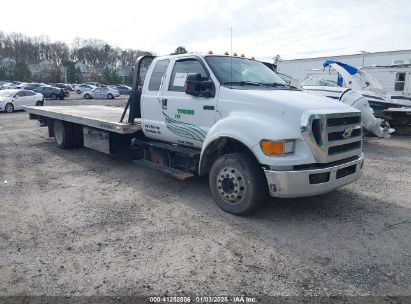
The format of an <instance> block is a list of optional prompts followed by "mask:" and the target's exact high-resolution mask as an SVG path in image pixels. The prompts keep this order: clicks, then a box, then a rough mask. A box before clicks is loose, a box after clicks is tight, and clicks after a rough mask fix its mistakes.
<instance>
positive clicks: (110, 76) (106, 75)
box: [103, 67, 121, 84]
mask: <svg viewBox="0 0 411 304" xmlns="http://www.w3.org/2000/svg"><path fill="white" fill-rule="evenodd" d="M103 81H104V82H105V83H106V84H119V83H120V82H121V77H120V76H119V75H118V73H117V71H116V70H114V69H111V68H109V67H105V68H104V70H103Z"/></svg>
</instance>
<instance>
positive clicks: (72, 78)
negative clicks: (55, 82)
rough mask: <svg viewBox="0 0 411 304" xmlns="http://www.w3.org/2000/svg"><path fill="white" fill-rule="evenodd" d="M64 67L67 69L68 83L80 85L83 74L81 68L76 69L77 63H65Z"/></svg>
mask: <svg viewBox="0 0 411 304" xmlns="http://www.w3.org/2000/svg"><path fill="white" fill-rule="evenodd" d="M63 65H64V66H65V67H66V69H67V82H68V83H80V82H81V81H82V79H81V72H80V69H79V68H76V65H75V62H73V61H65V62H63Z"/></svg>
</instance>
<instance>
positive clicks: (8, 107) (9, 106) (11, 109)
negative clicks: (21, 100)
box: [4, 103, 14, 113]
mask: <svg viewBox="0 0 411 304" xmlns="http://www.w3.org/2000/svg"><path fill="white" fill-rule="evenodd" d="M4 110H5V111H6V112H7V113H13V112H14V106H13V104H12V103H8V104H6V106H5V107H4Z"/></svg>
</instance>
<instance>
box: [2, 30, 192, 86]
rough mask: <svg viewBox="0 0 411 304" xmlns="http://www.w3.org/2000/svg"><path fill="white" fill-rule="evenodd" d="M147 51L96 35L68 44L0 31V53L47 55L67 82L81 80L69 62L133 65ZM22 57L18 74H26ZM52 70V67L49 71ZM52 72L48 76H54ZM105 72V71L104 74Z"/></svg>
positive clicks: (27, 56) (41, 57)
mask: <svg viewBox="0 0 411 304" xmlns="http://www.w3.org/2000/svg"><path fill="white" fill-rule="evenodd" d="M181 48H182V49H180V50H178V52H187V51H186V50H185V48H184V47H181ZM176 51H177V50H176ZM148 54H150V53H149V52H145V51H141V50H132V49H121V48H118V47H113V46H112V45H110V44H109V43H107V42H105V41H102V40H98V39H80V38H75V39H74V40H73V42H72V43H71V44H70V45H68V44H66V43H64V42H60V41H56V42H51V41H50V40H49V38H47V37H46V36H38V37H29V36H26V35H23V34H19V33H5V32H2V31H0V57H9V58H12V59H14V60H17V58H20V59H21V60H22V61H25V62H32V61H41V60H45V59H47V60H49V61H51V62H52V63H53V64H54V65H55V66H56V67H61V66H62V65H63V66H65V67H66V68H67V81H69V82H80V81H81V73H80V72H79V71H78V69H76V68H75V67H74V66H73V64H72V63H76V62H82V63H84V64H86V65H90V66H95V65H101V64H103V65H104V64H105V65H109V66H112V67H119V66H134V65H135V63H136V61H137V58H138V57H139V56H142V55H148ZM22 61H20V62H19V65H18V67H17V69H18V70H19V72H18V73H19V74H18V75H23V76H24V77H27V76H28V73H27V69H25V67H24V64H23V63H22ZM69 62H70V63H69ZM9 70H10V71H11V72H13V73H14V70H12V69H11V68H10V69H7V70H4V71H1V72H0V74H1V75H0V77H5V78H7V77H9V76H8V75H9ZM54 72H55V71H53V73H54ZM45 74H47V73H45ZM45 74H44V75H38V78H47V77H49V76H50V75H45ZM54 74H55V73H54ZM54 76H56V75H54ZM54 76H53V77H52V78H54ZM96 76H97V75H93V77H94V78H96ZM106 76H109V75H108V74H107V75H106ZM117 76H118V74H117V75H116V73H114V74H113V73H111V74H110V76H109V78H110V80H111V81H114V80H117V79H118V78H117ZM10 77H11V76H10ZM16 77H17V76H16ZM113 77H114V78H113ZM29 78H30V77H29ZM97 78H98V76H97ZM113 79H114V80H113ZM18 80H22V79H18ZM30 80H32V79H26V81H30Z"/></svg>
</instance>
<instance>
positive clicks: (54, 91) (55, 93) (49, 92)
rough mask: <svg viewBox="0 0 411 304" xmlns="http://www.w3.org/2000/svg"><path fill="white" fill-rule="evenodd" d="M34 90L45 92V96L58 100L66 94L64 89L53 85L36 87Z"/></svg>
mask: <svg viewBox="0 0 411 304" xmlns="http://www.w3.org/2000/svg"><path fill="white" fill-rule="evenodd" d="M34 91H35V92H37V93H41V94H43V95H44V98H51V99H53V100H56V99H57V98H58V99H60V100H63V99H64V96H65V94H64V91H63V90H62V89H60V88H56V87H52V86H41V87H38V88H36V89H34Z"/></svg>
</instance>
